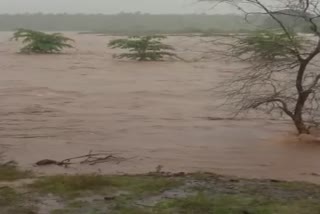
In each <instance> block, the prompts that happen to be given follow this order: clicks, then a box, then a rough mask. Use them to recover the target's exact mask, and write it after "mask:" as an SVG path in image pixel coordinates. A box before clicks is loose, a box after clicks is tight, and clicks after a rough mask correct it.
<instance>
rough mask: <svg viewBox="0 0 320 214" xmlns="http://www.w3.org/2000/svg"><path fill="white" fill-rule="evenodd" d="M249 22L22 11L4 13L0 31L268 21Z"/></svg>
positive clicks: (213, 26) (207, 28) (180, 29)
mask: <svg viewBox="0 0 320 214" xmlns="http://www.w3.org/2000/svg"><path fill="white" fill-rule="evenodd" d="M252 20H254V23H253V24H248V23H246V21H245V20H244V19H243V17H241V16H238V15H205V14H202V15H196V14H189V15H151V14H141V13H120V14H115V15H103V14H95V15H86V14H74V15H71V14H41V13H38V14H19V15H9V14H3V15H0V31H12V30H15V29H17V28H28V29H33V30H42V31H84V32H101V33H136V32H152V33H196V32H199V33H206V32H234V31H248V30H252V29H254V26H257V25H260V24H261V23H263V22H264V18H263V17H255V18H253V19H252Z"/></svg>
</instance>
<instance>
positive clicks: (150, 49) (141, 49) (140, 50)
mask: <svg viewBox="0 0 320 214" xmlns="http://www.w3.org/2000/svg"><path fill="white" fill-rule="evenodd" d="M165 38H166V37H165V36H142V37H139V36H133V37H129V38H128V39H115V40H112V41H110V43H109V47H111V48H120V49H127V50H129V52H130V53H122V54H118V55H114V56H115V57H116V58H119V59H122V58H128V59H133V60H138V61H158V60H161V59H163V57H164V56H176V55H175V54H174V53H172V52H170V51H172V50H174V48H173V47H172V46H170V45H166V44H163V43H162V42H161V40H163V39H165Z"/></svg>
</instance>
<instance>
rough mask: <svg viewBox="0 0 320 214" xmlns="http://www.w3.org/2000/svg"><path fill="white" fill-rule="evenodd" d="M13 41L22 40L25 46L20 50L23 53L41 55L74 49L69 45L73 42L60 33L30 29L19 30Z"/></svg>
mask: <svg viewBox="0 0 320 214" xmlns="http://www.w3.org/2000/svg"><path fill="white" fill-rule="evenodd" d="M12 39H14V40H16V41H18V40H20V39H21V40H22V43H24V44H25V46H24V47H23V48H21V50H20V52H21V53H40V54H50V53H60V52H61V51H62V50H63V49H64V48H72V45H70V44H69V43H70V42H72V41H73V40H72V39H70V38H68V37H65V36H63V35H62V34H60V33H53V34H47V33H43V32H39V31H33V30H28V29H18V30H17V31H16V32H15V33H14V35H13V37H12Z"/></svg>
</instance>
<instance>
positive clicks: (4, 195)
mask: <svg viewBox="0 0 320 214" xmlns="http://www.w3.org/2000/svg"><path fill="white" fill-rule="evenodd" d="M18 199H19V196H18V194H17V193H16V191H15V190H14V189H12V188H10V187H1V188H0V207H2V206H10V205H13V204H14V203H16V201H17V200H18Z"/></svg>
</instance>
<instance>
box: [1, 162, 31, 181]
mask: <svg viewBox="0 0 320 214" xmlns="http://www.w3.org/2000/svg"><path fill="white" fill-rule="evenodd" d="M30 177H32V172H31V171H25V170H20V169H19V168H18V167H17V166H14V165H1V164H0V181H13V180H18V179H23V178H30Z"/></svg>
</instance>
